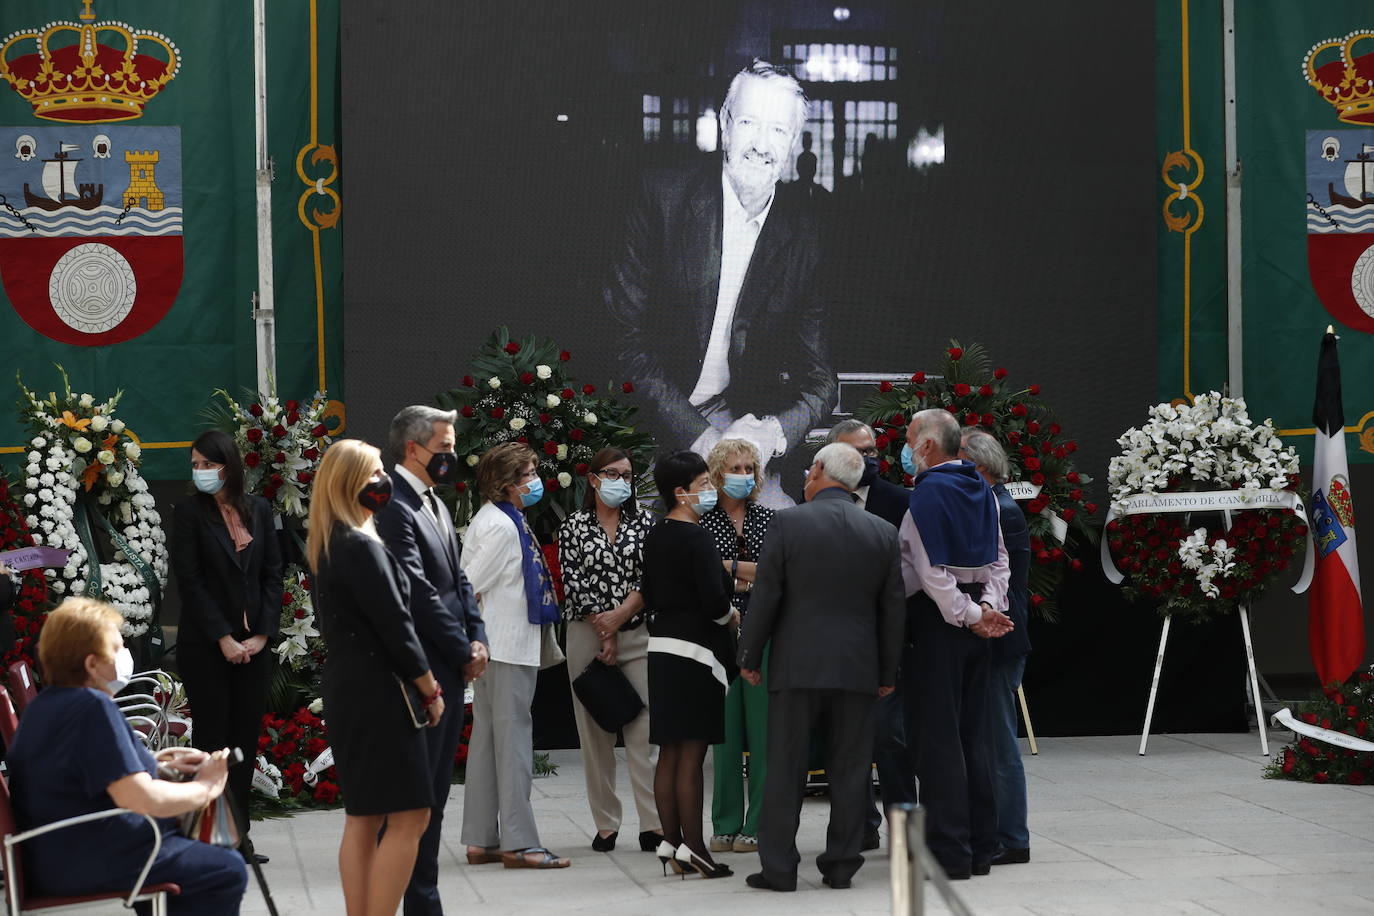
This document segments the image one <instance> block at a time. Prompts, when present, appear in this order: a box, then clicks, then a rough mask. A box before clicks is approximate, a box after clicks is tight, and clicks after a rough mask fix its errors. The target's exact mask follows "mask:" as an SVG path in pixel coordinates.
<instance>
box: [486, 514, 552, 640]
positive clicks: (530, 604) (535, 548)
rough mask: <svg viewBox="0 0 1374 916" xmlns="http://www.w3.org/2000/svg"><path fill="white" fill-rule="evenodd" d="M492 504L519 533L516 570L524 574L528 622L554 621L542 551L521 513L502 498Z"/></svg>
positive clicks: (546, 569) (538, 623)
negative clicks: (508, 518)
mask: <svg viewBox="0 0 1374 916" xmlns="http://www.w3.org/2000/svg"><path fill="white" fill-rule="evenodd" d="M496 506H497V508H499V509H500V510H501V511H502V512H504V513H506V515H507V516H509V517H510V520H511V521H512V522H514V523H515V532H516V534H518V535H520V572H521V574H522V575H524V577H525V613H526V616H527V617H528V619H529V622H530V623H533V624H536V625H538V626H547V625H548V624H551V623H557V622H558V599H556V598H555V597H554V595H553V578H552V577H551V576H550V575H549V568H548V566H546V565H545V564H544V552H543V551H542V550H540V549H539V545H538V544H537V543H535V540H534V532H532V531H530V526H529V523H528V522H526V521H525V513H523V512H521V511H520V510H519V509H517V508H515V506H513V505H511V504H510V503H508V502H505V501H502V502H499V503H497V504H496Z"/></svg>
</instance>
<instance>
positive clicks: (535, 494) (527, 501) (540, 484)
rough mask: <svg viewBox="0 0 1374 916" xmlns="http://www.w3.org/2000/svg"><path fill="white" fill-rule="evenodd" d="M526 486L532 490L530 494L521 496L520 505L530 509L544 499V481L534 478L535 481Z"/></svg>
mask: <svg viewBox="0 0 1374 916" xmlns="http://www.w3.org/2000/svg"><path fill="white" fill-rule="evenodd" d="M526 486H528V487H529V488H530V491H529V492H528V493H521V494H520V505H522V506H524V507H525V508H526V509H528V508H529V507H530V506H533V505H534V504H535V503H537V502H539V500H541V499H543V498H544V481H542V480H540V479H539V478H538V477H536V478H534V480H532V481H530V482H529V483H528V484H526Z"/></svg>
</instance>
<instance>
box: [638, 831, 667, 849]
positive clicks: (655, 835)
mask: <svg viewBox="0 0 1374 916" xmlns="http://www.w3.org/2000/svg"><path fill="white" fill-rule="evenodd" d="M662 842H663V834H661V833H659V832H658V831H656V830H641V831H640V832H639V849H640V851H641V852H653V851H654V850H655V849H657V848H658V844H659V843H662Z"/></svg>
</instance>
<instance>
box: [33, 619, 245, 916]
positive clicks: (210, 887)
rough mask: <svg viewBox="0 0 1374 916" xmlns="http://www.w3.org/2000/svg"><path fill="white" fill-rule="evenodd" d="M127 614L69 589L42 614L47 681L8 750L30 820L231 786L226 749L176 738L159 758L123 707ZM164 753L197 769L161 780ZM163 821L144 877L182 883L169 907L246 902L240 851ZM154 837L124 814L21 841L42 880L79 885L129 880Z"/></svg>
mask: <svg viewBox="0 0 1374 916" xmlns="http://www.w3.org/2000/svg"><path fill="white" fill-rule="evenodd" d="M122 622H123V621H122V619H121V617H120V616H119V612H118V611H116V610H115V609H114V608H112V607H110V606H109V605H108V604H103V603H101V602H99V601H95V600H92V599H90V598H68V599H67V600H66V601H63V602H62V604H61V605H60V606H59V607H58V608H57V609H56V610H55V611H53V612H52V614H50V615H49V616H48V619H47V622H46V623H45V624H44V625H43V632H42V635H41V636H40V637H39V639H38V659H39V662H40V664H41V665H42V669H43V675H44V679H45V681H46V683H47V687H46V689H44V690H43V691H42V692H41V693H40V694H39V695H38V697H37V698H36V699H35V700H34V701H33V702H32V703H31V704H29V706H28V708H27V709H25V710H24V717H23V719H22V720H21V722H20V724H19V731H18V733H17V734H16V735H15V736H14V745H13V747H11V748H10V751H9V754H8V755H7V763H8V766H9V772H10V792H11V794H12V795H13V797H14V809H15V818H16V820H17V821H18V822H19V827H20V829H21V830H28V829H31V828H34V827H39V826H42V825H44V824H49V823H52V822H53V821H58V820H62V819H64V818H68V817H75V816H76V815H80V814H90V813H94V812H97V811H105V810H109V809H111V808H127V809H129V810H130V811H134V812H138V814H149V815H152V816H153V817H155V818H172V817H174V816H175V815H178V814H183V813H185V812H187V811H193V810H195V809H197V808H200V807H202V806H204V805H205V804H207V803H208V802H209V801H210V800H211V799H214V798H217V797H218V796H219V795H220V793H222V792H223V791H224V783H225V776H226V773H227V768H226V762H225V758H226V756H227V754H228V752H227V751H218V752H216V753H214V754H205V753H204V752H202V751H197V750H193V749H190V748H168V749H166V750H163V751H160V752H159V753H158V756H157V757H156V758H155V757H154V756H153V754H151V753H149V751H148V750H147V749H146V748H145V747H144V746H143V744H142V743H141V742H140V741H139V739H138V738H137V736H136V735H135V734H134V731H133V729H132V728H131V727H130V726H129V724H128V723H127V722H126V721H125V720H124V716H123V715H122V714H121V713H120V711H119V708H118V707H117V706H115V703H114V700H113V695H114V694H115V693H117V692H118V691H119V690H120V689H122V688H123V686H124V682H125V679H126V678H127V677H128V675H129V674H130V673H131V672H132V667H133V666H132V659H131V658H129V655H128V650H126V649H125V648H124V640H123V638H122V637H121V636H120V625H121V624H122ZM159 763H161V764H162V765H164V766H167V767H170V768H172V769H176V770H180V771H182V772H183V773H186V774H191V775H192V778H191V779H190V780H189V781H186V782H173V781H164V780H159V779H156V778H154V777H155V776H156V774H157V769H158V765H159ZM158 824H159V827H160V829H161V831H162V848H161V850H160V851H159V853H158V856H157V861H156V862H154V863H153V867H152V871H150V872H149V874H148V879H147V883H148V884H158V883H162V882H173V883H175V884H178V885H180V886H181V894H180V895H178V896H175V897H171V898H169V900H168V904H169V906H168V909H169V912H171V913H173V914H177V913H185V914H192V913H194V914H197V916H220V914H234V913H238V911H239V904H240V902H241V901H242V898H243V891H244V887H245V885H246V884H247V881H248V875H247V870H246V869H245V867H244V862H243V858H242V856H241V855H240V854H239V853H238V852H236V851H235V850H232V849H225V848H222V847H219V846H211V845H209V844H207V843H201V842H199V841H196V840H191V839H187V838H186V837H183V836H182V835H181V834H180V833H178V832H177V826H176V821H174V820H159V822H158ZM152 845H153V836H152V830H151V828H150V827H149V825H148V822H147V821H146V820H145V819H144V818H142V817H139V816H138V815H137V814H126V815H122V816H119V817H110V818H105V819H103V820H98V821H93V822H91V823H86V824H77V825H75V826H72V827H67V828H65V829H62V830H55V831H53V832H51V833H47V834H43V835H41V836H38V837H35V838H33V839H32V840H29V841H28V842H26V843H25V844H24V846H23V849H24V858H25V865H26V867H27V877H28V880H29V881H30V882H32V887H33V890H34V891H36V892H38V893H43V894H54V895H76V894H90V893H98V892H103V891H111V890H124V889H128V888H129V887H131V886H132V885H133V884H134V882H135V880H137V878H138V874H139V872H140V871H141V870H142V868H143V865H144V863H145V862H146V861H147V859H148V854H149V852H150V851H151V849H152Z"/></svg>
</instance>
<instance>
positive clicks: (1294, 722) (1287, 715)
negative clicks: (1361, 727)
mask: <svg viewBox="0 0 1374 916" xmlns="http://www.w3.org/2000/svg"><path fill="white" fill-rule="evenodd" d="M1269 720H1270V721H1271V722H1273V723H1274V724H1275V725H1282V726H1284V727H1285V728H1288V729H1291V730H1292V731H1294V732H1296V733H1297V734H1299V735H1306V736H1307V737H1309V738H1316V739H1317V740H1318V741H1324V742H1326V743H1327V744H1334V745H1336V746H1337V747H1343V748H1345V749H1346V750H1350V751H1374V741H1365V740H1364V739H1363V738H1356V737H1355V736H1354V735H1347V734H1346V733H1345V732H1337V731H1332V730H1331V729H1329V728H1321V727H1319V726H1316V725H1308V724H1307V723H1306V722H1304V721H1302V720H1301V719H1297V718H1294V716H1293V711H1292V710H1290V709H1289V708H1288V707H1287V706H1285V707H1284V708H1283V709H1280V710H1279V711H1278V712H1276V713H1274V714H1273V715H1272V716H1270V717H1269Z"/></svg>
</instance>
